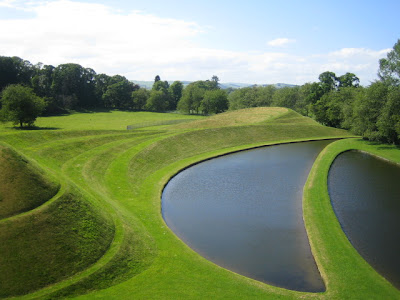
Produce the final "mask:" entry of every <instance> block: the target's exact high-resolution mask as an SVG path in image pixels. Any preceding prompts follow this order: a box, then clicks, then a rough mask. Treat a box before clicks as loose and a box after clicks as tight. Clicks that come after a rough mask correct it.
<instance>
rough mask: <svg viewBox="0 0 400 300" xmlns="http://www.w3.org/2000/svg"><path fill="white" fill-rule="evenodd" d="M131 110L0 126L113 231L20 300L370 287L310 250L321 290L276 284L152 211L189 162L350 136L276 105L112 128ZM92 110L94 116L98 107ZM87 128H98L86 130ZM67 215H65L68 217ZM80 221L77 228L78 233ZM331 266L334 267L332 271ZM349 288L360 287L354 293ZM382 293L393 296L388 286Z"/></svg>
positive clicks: (330, 294) (286, 294)
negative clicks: (195, 241)
mask: <svg viewBox="0 0 400 300" xmlns="http://www.w3.org/2000/svg"><path fill="white" fill-rule="evenodd" d="M104 114H106V113H104ZM135 114H136V113H133V114H132V115H131V116H129V115H126V117H127V118H128V119H124V118H122V115H121V114H119V113H118V112H113V113H111V114H108V115H107V116H108V118H106V117H105V116H103V115H101V117H99V118H98V119H97V121H99V120H101V119H102V118H106V119H107V122H106V123H107V124H97V125H93V122H92V121H91V123H88V122H86V121H85V122H84V121H82V122H81V121H77V122H75V124H74V125H64V127H63V128H65V130H43V131H31V132H21V131H17V132H15V131H14V132H12V131H10V130H9V129H6V130H5V131H3V132H1V131H0V140H1V141H3V142H7V143H9V144H11V145H13V146H14V147H16V148H17V149H18V150H19V151H21V152H23V153H24V154H25V155H26V156H28V157H31V158H33V159H34V160H35V161H37V162H39V163H40V164H41V165H43V166H44V167H46V168H50V169H52V170H53V172H55V173H56V174H58V176H60V178H66V180H67V182H70V184H68V186H72V187H74V189H76V193H74V194H76V195H81V196H82V197H80V199H81V200H82V201H84V202H85V203H86V204H87V205H88V207H91V209H92V211H93V212H94V217H95V218H96V217H99V220H103V221H104V220H108V221H106V223H107V222H108V223H107V224H112V225H113V226H112V228H114V232H113V240H112V241H111V242H110V243H109V244H108V245H107V246H105V248H107V249H104V248H103V253H102V254H100V253H99V256H98V257H97V258H96V259H94V260H93V261H92V262H91V264H90V265H86V267H85V269H84V270H82V271H81V272H77V269H75V270H74V271H73V272H71V274H70V277H68V278H66V277H65V278H66V279H65V280H63V281H60V282H59V283H56V284H54V285H52V286H49V287H45V288H43V289H42V290H39V291H37V292H35V293H32V294H27V295H26V296H24V297H22V298H24V299H33V298H35V299H36V298H41V299H47V298H54V297H63V296H78V295H80V294H84V295H83V296H80V297H79V298H82V299H92V298H94V297H96V298H101V299H131V298H135V299H183V298H188V299H197V298H198V299H204V298H213V299H214V298H217V299H218V298H220V299H222V298H224V299H232V298H235V299H237V298H243V299H248V298H254V299H259V298H263V299H264V298H265V299H278V298H285V299H294V298H318V299H321V298H322V299H323V298H327V299H331V298H336V299H343V298H346V295H352V296H353V297H354V296H355V295H357V296H359V295H361V296H364V298H365V297H366V296H368V290H369V288H368V286H367V287H365V288H364V289H361V290H360V289H357V288H354V287H353V285H360V281H358V279H357V278H353V280H352V281H350V280H347V281H348V284H347V285H346V284H345V283H346V282H344V283H343V282H341V283H336V282H335V280H334V278H335V276H336V278H340V277H343V278H347V277H345V275H344V274H343V272H342V273H341V271H340V270H339V268H336V269H333V266H332V265H334V264H335V260H334V259H339V258H338V257H336V258H335V257H334V259H333V260H331V261H330V265H329V264H326V263H325V264H324V263H322V262H321V261H322V260H323V259H322V258H323V255H322V256H318V257H317V258H318V259H319V260H317V261H318V264H319V267H320V268H321V270H322V271H323V275H324V279H325V281H326V282H327V292H326V293H320V294H312V293H300V292H294V291H289V290H284V289H280V288H276V287H273V286H269V285H266V284H263V283H260V282H257V281H254V280H252V279H249V278H246V277H243V276H240V275H237V274H235V273H232V272H230V271H228V270H225V269H223V268H220V267H218V266H216V265H215V264H213V263H211V262H209V261H207V260H205V259H204V258H202V257H200V256H199V255H198V254H197V253H195V252H193V251H192V250H191V249H190V248H188V247H187V246H186V245H185V244H184V243H183V242H181V241H180V240H179V239H178V238H177V237H176V236H175V235H174V234H173V233H172V232H171V231H170V230H169V228H168V227H167V226H166V225H165V223H164V221H163V219H162V217H161V214H160V210H161V205H160V196H161V191H162V188H163V186H164V185H165V184H166V182H167V181H168V179H169V178H170V177H171V176H172V175H174V174H175V173H176V172H178V171H179V170H180V169H182V168H185V167H187V166H188V165H190V164H193V163H196V162H198V161H200V160H204V159H208V158H210V157H213V156H216V155H221V154H224V153H227V152H232V151H238V150H241V149H246V148H250V147H256V146H261V145H268V144H275V143H281V142H290V141H301V140H311V139H323V138H335V137H348V136H349V134H348V133H347V132H346V131H343V130H338V129H333V128H328V127H324V126H321V125H318V124H317V123H315V122H314V121H312V120H310V119H308V118H305V117H302V116H300V115H298V114H297V113H295V112H293V111H290V110H287V109H276V108H275V109H271V108H256V109H249V110H244V111H236V112H231V113H225V114H221V115H220V116H221V117H220V118H218V116H215V117H212V118H209V119H205V120H199V121H193V122H190V123H183V124H177V125H170V126H158V127H157V126H156V127H152V128H147V129H146V130H133V131H122V130H120V129H121V128H124V126H126V125H129V124H132V122H131V118H132V119H134V118H135V117H134V116H135ZM163 115H168V114H163ZM87 116H88V115H87V114H85V115H83V114H82V116H81V115H79V114H77V115H76V116H74V118H77V119H74V120H75V121H76V120H84V119H85V117H87ZM153 116H154V119H153V120H151V117H150V115H148V117H149V118H150V119H148V120H146V121H145V122H151V121H157V118H159V115H158V114H157V115H153ZM250 116H251V118H249V117H250ZM90 117H91V118H94V119H95V118H96V114H90ZM54 118H55V119H48V120H46V122H49V123H47V124H46V127H54V128H55V127H58V126H59V125H56V124H60V123H57V122H60V121H58V120H57V119H56V117H54ZM61 118H64V119H63V121H62V122H63V123H65V122H68V120H69V119H68V117H61ZM80 118H82V119H80ZM139 119H140V118H139ZM104 120H105V119H104ZM127 120H129V123H128V124H127V123H126V121H127ZM143 122H144V121H143ZM52 124H53V125H52ZM69 126H71V127H69ZM67 127H68V128H67ZM74 128H75V129H78V128H79V130H74ZM92 128H95V129H96V130H90V129H92ZM102 129H105V130H102ZM110 129H114V130H110ZM335 144H336V143H335ZM318 174H319V173H318ZM316 177H319V175H318V176H316ZM74 191H75V190H74ZM54 203H57V201H55V202H54ZM312 205H315V206H318V205H316V204H315V203H313V204H312ZM53 213H55V212H53ZM67 216H69V217H68V218H71V214H68V215H67ZM307 218H308V219H307V222H308V227H307V229H309V227H312V228H313V227H314V225H315V224H317V226H320V225H319V223H318V220H316V219H313V217H312V216H311V217H307ZM71 219H73V218H71ZM86 226H87V225H84V226H83V227H82V228H80V229H79V232H81V231H82V230H83V231H84V230H86V229H85V228H86ZM100 227H102V226H100ZM88 228H90V226H89V227H88ZM103 228H111V227H108V226H106V227H103ZM310 232H311V231H310ZM325 238H326V239H327V241H328V243H327V246H326V248H327V251H333V252H335V251H334V249H335V247H336V245H334V244H330V242H329V239H328V238H327V237H325V236H323V237H322V238H321V239H320V240H318V239H317V234H315V233H314V234H313V233H312V232H311V241H312V242H313V249H315V251H318V249H317V247H316V246H315V244H317V245H319V243H321V244H323V245H325V240H324V239H325ZM93 243H95V240H93ZM93 245H94V244H93ZM93 245H92V246H93ZM92 246H90V245H89V248H90V247H92ZM93 247H94V246H93ZM1 251H6V250H4V249H2V250H0V254H1V253H2V252H1ZM63 251H66V252H68V251H69V249H66V248H64V249H63ZM61 256H62V255H61ZM349 266H354V264H353V265H351V264H350V265H349ZM330 270H334V272H336V273H335V274H334V276H333V277H332V274H331V272H330ZM353 273H354V272H353ZM15 276H16V275H15ZM374 276H376V274H375V273H373V275H371V278H372V279H376V278H375V277H374ZM328 277H329V278H328ZM59 278H61V277H59ZM63 278H64V277H63ZM378 282H380V281H379V279H378ZM383 282H384V284H383V285H381V284H380V283H378V284H375V285H374V284H372V285H371V290H373V289H377V290H378V291H379V289H386V291H387V289H388V287H389V288H390V285H387V283H385V281H384V280H383ZM0 286H1V284H0ZM341 289H343V291H341ZM353 290H354V291H358V292H360V291H361V294H357V293H352V292H351V291H353ZM347 291H350V292H349V293H347ZM89 292H90V293H89ZM85 293H89V294H87V295H85ZM372 295H373V293H372ZM386 295H390V296H398V295H397V294H396V293H391V292H388V293H387V294H386Z"/></svg>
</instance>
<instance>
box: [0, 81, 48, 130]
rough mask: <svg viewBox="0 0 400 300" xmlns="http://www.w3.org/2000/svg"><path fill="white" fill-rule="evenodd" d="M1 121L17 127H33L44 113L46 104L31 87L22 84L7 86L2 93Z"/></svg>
mask: <svg viewBox="0 0 400 300" xmlns="http://www.w3.org/2000/svg"><path fill="white" fill-rule="evenodd" d="M1 105H2V106H1V110H0V119H1V120H2V121H11V122H13V123H14V124H15V125H16V124H19V125H20V127H23V126H24V124H26V125H28V126H33V124H34V122H35V121H36V118H37V117H38V116H39V115H40V114H41V113H42V112H43V110H44V108H45V102H44V100H43V99H42V98H40V97H38V96H36V94H35V93H34V92H33V90H32V89H31V88H29V87H25V86H22V85H20V84H13V85H9V86H7V87H6V88H5V89H4V90H3V91H2V93H1Z"/></svg>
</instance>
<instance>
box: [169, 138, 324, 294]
mask: <svg viewBox="0 0 400 300" xmlns="http://www.w3.org/2000/svg"><path fill="white" fill-rule="evenodd" d="M330 142H331V141H317V142H306V143H296V144H285V145H278V146H271V147H265V148H259V149H254V150H248V151H244V152H239V153H235V154H230V155H227V156H223V157H219V158H215V159H212V160H209V161H206V162H202V163H200V164H198V165H195V166H193V167H190V168H188V169H186V170H184V171H182V172H181V173H179V174H178V175H176V176H175V177H173V178H172V179H171V180H170V182H169V183H168V184H167V186H166V187H165V189H164V192H163V196H162V212H163V217H164V219H165V221H166V223H167V225H168V226H169V227H170V228H171V229H172V230H173V231H174V232H175V234H176V235H177V236H179V237H180V238H181V239H182V240H183V241H184V242H185V243H186V244H187V245H189V246H190V247H191V248H192V249H194V250H195V251H197V252H198V253H199V254H201V255H202V256H204V257H205V258H207V259H209V260H211V261H213V262H215V263H216V264H218V265H220V266H222V267H225V268H227V269H230V270H232V271H234V272H237V273H239V274H242V275H245V276H248V277H251V278H254V279H257V280H259V281H263V282H266V283H269V284H272V285H276V286H280V287H284V288H288V289H293V290H299V291H309V292H320V291H324V290H325V286H324V283H323V281H322V279H321V276H320V274H319V271H318V269H317V266H316V264H315V261H314V258H313V256H312V254H311V250H310V245H309V242H308V238H307V234H306V231H305V228H304V223H303V213H302V192H303V186H304V184H305V181H306V179H307V176H308V173H309V171H310V169H311V166H312V164H313V162H314V160H315V158H316V157H317V155H318V154H319V152H320V151H321V150H322V149H323V148H324V147H325V146H326V145H327V144H329V143H330Z"/></svg>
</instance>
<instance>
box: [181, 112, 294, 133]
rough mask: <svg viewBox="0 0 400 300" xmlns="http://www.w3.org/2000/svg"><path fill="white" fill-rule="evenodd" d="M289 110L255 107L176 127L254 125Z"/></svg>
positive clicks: (199, 127) (197, 127)
mask: <svg viewBox="0 0 400 300" xmlns="http://www.w3.org/2000/svg"><path fill="white" fill-rule="evenodd" d="M288 111H289V110H288V109H287V108H283V107H268V108H266V107H255V108H246V109H240V110H234V111H228V112H225V113H222V114H217V115H214V116H212V117H209V118H205V119H202V120H198V121H193V122H190V123H187V124H180V125H176V126H174V128H176V129H201V128H216V127H227V126H243V125H250V124H252V125H254V124H257V123H261V122H266V121H270V120H273V119H274V118H276V117H278V116H281V115H284V114H285V113H287V112H288Z"/></svg>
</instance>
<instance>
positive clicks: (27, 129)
mask: <svg viewBox="0 0 400 300" xmlns="http://www.w3.org/2000/svg"><path fill="white" fill-rule="evenodd" d="M10 128H12V129H15V130H20V131H31V130H60V129H62V128H58V127H37V126H29V127H28V126H27V127H10Z"/></svg>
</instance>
